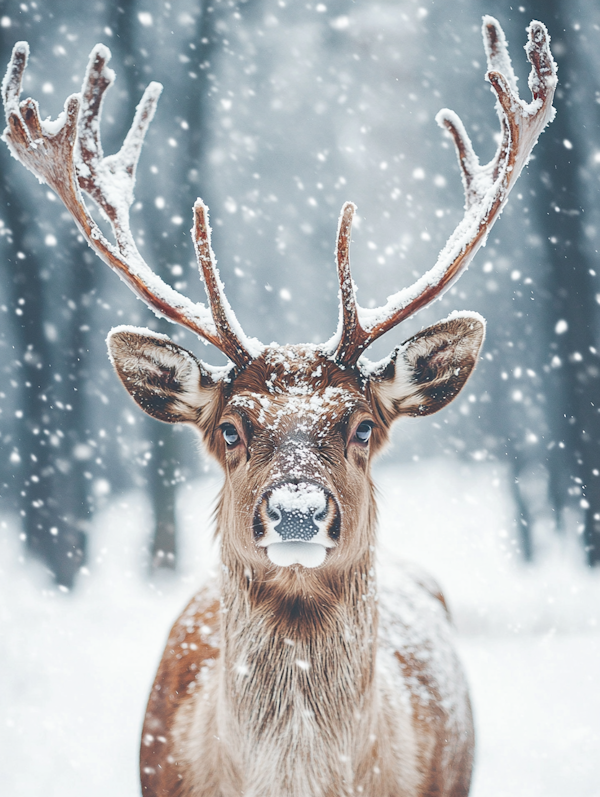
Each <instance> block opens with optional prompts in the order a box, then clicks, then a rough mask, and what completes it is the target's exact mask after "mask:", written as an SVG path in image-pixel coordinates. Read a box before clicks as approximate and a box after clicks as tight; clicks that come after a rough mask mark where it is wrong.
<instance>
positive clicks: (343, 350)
mask: <svg viewBox="0 0 600 797" xmlns="http://www.w3.org/2000/svg"><path fill="white" fill-rule="evenodd" d="M355 212H356V205H355V204H354V203H352V202H346V203H345V204H344V206H343V208H342V212H341V214H340V220H339V223H338V233H337V246H336V259H337V271H338V280H339V283H340V320H339V331H338V334H339V335H340V341H339V344H338V348H337V350H338V352H339V355H340V357H341V358H342V359H345V358H352V357H354V355H355V354H356V352H357V351H358V352H360V351H361V346H362V344H363V343H364V341H365V340H366V338H367V334H366V332H365V331H364V329H363V328H362V327H361V325H360V321H359V319H358V306H357V304H356V295H355V288H354V280H353V279H352V273H351V271H350V236H351V234H352V219H353V218H354V213H355Z"/></svg>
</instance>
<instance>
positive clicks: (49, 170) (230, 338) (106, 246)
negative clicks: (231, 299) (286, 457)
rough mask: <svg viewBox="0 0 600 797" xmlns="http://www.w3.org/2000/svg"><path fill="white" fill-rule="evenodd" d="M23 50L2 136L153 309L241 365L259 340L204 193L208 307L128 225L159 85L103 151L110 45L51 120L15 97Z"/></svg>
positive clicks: (199, 224) (201, 212)
mask: <svg viewBox="0 0 600 797" xmlns="http://www.w3.org/2000/svg"><path fill="white" fill-rule="evenodd" d="M28 56H29V46H28V45H27V42H18V43H17V44H16V45H15V47H14V49H13V53H12V58H11V61H10V63H9V66H8V70H7V73H6V77H5V78H4V82H3V84H2V95H3V99H4V108H5V113H6V122H7V127H6V129H5V131H4V134H3V139H4V141H6V143H7V144H8V146H9V148H10V151H11V153H12V154H13V156H14V157H15V158H17V160H19V161H21V163H23V164H24V165H25V166H26V167H27V168H28V169H29V170H30V171H32V172H33V173H34V174H35V175H36V177H37V178H38V179H39V180H40V181H41V182H45V183H48V185H49V186H50V187H51V188H52V189H53V190H54V191H55V192H56V193H57V194H58V196H59V197H60V198H61V199H62V201H63V202H64V204H65V206H66V207H67V209H68V210H69V212H70V213H71V215H72V216H73V218H74V219H75V221H76V223H77V226H78V227H79V229H80V230H81V233H82V234H83V236H84V237H85V239H86V240H87V242H88V244H89V245H90V246H91V247H92V249H93V250H94V251H95V252H96V254H97V255H98V256H99V257H100V258H101V259H102V260H103V261H104V262H105V263H106V264H107V265H109V266H110V267H111V268H112V269H114V270H115V271H116V272H117V273H118V274H119V276H120V277H121V279H123V280H124V281H125V282H126V283H127V284H128V285H129V287H130V288H131V289H132V290H133V291H134V292H135V293H136V294H137V295H138V296H139V297H140V299H142V300H143V301H144V302H145V303H146V304H147V305H148V307H150V309H151V310H153V311H154V312H155V313H156V314H157V315H159V316H164V317H165V318H168V319H169V320H170V321H173V322H174V323H176V324H181V325H182V326H184V327H186V328H187V329H190V330H191V331H192V332H195V333H196V334H197V335H198V336H199V337H201V338H203V339H204V340H205V341H208V342H209V343H212V344H213V345H215V346H216V347H217V348H218V349H220V350H221V351H222V352H223V353H224V354H225V355H226V356H227V357H229V358H230V359H231V360H232V361H233V362H234V363H235V364H236V365H237V366H238V367H239V368H243V367H244V366H246V365H247V364H248V363H249V362H250V361H251V360H252V359H253V358H254V357H256V356H257V354H258V353H259V352H260V351H261V350H262V348H263V347H262V344H260V343H259V342H258V341H255V340H254V339H249V338H247V337H246V336H245V335H244V333H243V331H242V329H241V327H240V326H239V323H238V321H237V319H236V317H235V315H234V313H233V311H232V309H231V307H230V306H229V303H228V301H227V299H226V297H225V292H224V290H223V284H222V283H221V280H220V279H219V274H218V271H217V268H216V262H215V258H214V255H213V252H212V249H211V245H210V226H209V224H208V217H207V209H206V206H205V205H204V203H203V202H202V200H200V199H199V200H197V202H196V204H195V205H194V229H193V230H192V235H193V238H194V244H195V248H196V255H197V259H198V265H199V268H200V270H201V275H202V276H203V277H204V284H205V288H206V294H207V297H208V302H209V306H210V310H209V309H207V308H206V307H205V306H204V305H203V304H201V303H194V302H192V301H191V300H190V299H188V298H187V297H186V296H183V295H182V294H180V293H178V292H177V291H175V290H174V289H173V288H171V287H170V286H169V285H167V284H166V283H165V282H163V280H162V279H161V278H160V277H159V276H158V275H156V274H155V273H154V272H153V271H152V270H151V269H150V267H149V266H148V265H147V263H146V262H145V260H144V259H143V257H142V255H141V254H140V252H139V250H138V248H137V246H136V244H135V240H134V238H133V235H132V233H131V228H130V225H129V208H130V207H131V204H132V203H133V189H134V185H135V171H136V167H137V163H138V159H139V156H140V152H141V148H142V144H143V142H144V136H145V134H146V131H147V129H148V126H149V124H150V122H151V121H152V117H153V116H154V112H155V110H156V104H157V102H158V98H159V96H160V93H161V91H162V86H161V85H160V83H150V85H149V86H148V88H147V89H146V91H145V92H144V95H143V97H142V99H141V101H140V103H139V105H138V107H137V110H136V113H135V118H134V120H133V124H132V125H131V129H130V130H129V132H128V134H127V136H126V138H125V141H124V143H123V146H122V147H121V149H120V151H119V152H118V153H116V154H115V155H109V156H108V157H104V155H103V152H102V145H101V142H100V115H101V110H102V102H103V99H104V94H105V92H106V90H107V89H108V88H110V86H111V85H112V83H113V81H114V78H115V75H114V72H113V71H112V69H109V68H108V67H107V63H108V61H109V59H110V51H109V50H108V48H107V47H105V46H104V45H101V44H98V45H96V47H94V49H93V50H92V52H91V54H90V60H89V64H88V68H87V72H86V75H85V78H84V81H83V86H82V90H81V94H80V95H77V94H74V95H72V96H71V97H69V98H68V99H67V101H66V103H65V109H64V111H63V113H62V114H60V116H59V117H58V119H57V120H56V121H54V122H50V121H45V122H42V121H41V119H40V115H39V107H38V103H37V102H36V101H35V100H32V99H27V100H24V101H23V102H21V103H20V102H19V96H20V94H21V84H22V80H23V73H24V71H25V67H26V65H27V59H28ZM82 191H85V192H86V193H87V194H88V195H89V196H91V197H92V199H94V201H95V202H96V203H97V205H98V206H99V207H100V209H101V210H102V212H103V213H104V215H105V216H106V218H107V219H108V221H109V222H110V224H111V227H112V230H113V234H114V236H115V242H116V246H114V245H113V244H111V243H110V242H109V241H108V240H107V239H106V238H105V237H104V235H103V234H102V231H101V230H100V228H99V227H98V225H97V224H96V222H95V221H94V220H93V218H92V217H91V216H90V214H89V211H88V209H87V207H86V205H85V203H84V200H83V196H82V193H81V192H82Z"/></svg>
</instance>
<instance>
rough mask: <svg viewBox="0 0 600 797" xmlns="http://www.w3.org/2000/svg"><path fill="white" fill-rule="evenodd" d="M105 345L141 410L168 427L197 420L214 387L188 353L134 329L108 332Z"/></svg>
mask: <svg viewBox="0 0 600 797" xmlns="http://www.w3.org/2000/svg"><path fill="white" fill-rule="evenodd" d="M106 343H107V345H108V352H109V356H110V359H111V362H112V364H113V365H114V367H115V370H116V372H117V374H118V375H119V378H120V380H121V382H122V383H123V385H124V386H125V389H126V390H127V391H128V392H129V394H130V395H131V397H132V398H133V399H134V401H135V402H136V403H137V404H138V405H139V406H140V407H141V408H142V409H143V410H144V412H147V413H148V415H151V416H152V417H153V418H157V419H158V420H160V421H166V422H167V423H197V422H198V420H199V418H200V414H201V412H202V409H203V408H204V407H205V406H206V405H207V404H208V402H209V401H210V400H211V398H212V396H213V395H214V388H215V384H214V382H213V380H212V378H211V376H210V374H209V373H208V372H207V371H206V370H205V369H203V368H202V365H201V363H200V362H199V361H198V360H197V359H196V358H195V357H194V355H193V354H191V352H189V351H187V349H184V348H182V347H181V346H178V345H177V344H176V343H173V341H172V340H170V338H168V337H167V336H166V335H161V334H159V333H157V332H152V331H151V330H149V329H140V328H136V327H126V326H123V327H116V328H115V329H112V330H111V331H110V333H109V335H108V338H107V339H106Z"/></svg>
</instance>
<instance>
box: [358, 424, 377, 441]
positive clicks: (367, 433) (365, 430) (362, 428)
mask: <svg viewBox="0 0 600 797" xmlns="http://www.w3.org/2000/svg"><path fill="white" fill-rule="evenodd" d="M372 431H373V424H372V423H371V422H370V421H363V422H362V423H359V424H358V428H357V430H356V432H355V435H354V436H355V437H356V439H357V440H358V442H359V443H368V442H369V437H371V432H372Z"/></svg>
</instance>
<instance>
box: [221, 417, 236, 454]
mask: <svg viewBox="0 0 600 797" xmlns="http://www.w3.org/2000/svg"><path fill="white" fill-rule="evenodd" d="M221 431H222V432H223V439H224V440H225V442H226V443H227V445H228V446H229V447H230V448H231V447H232V446H234V445H235V444H236V443H239V440H240V436H239V434H238V433H237V429H236V428H235V426H234V425H233V424H232V423H226V424H224V425H223V426H222V427H221Z"/></svg>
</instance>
